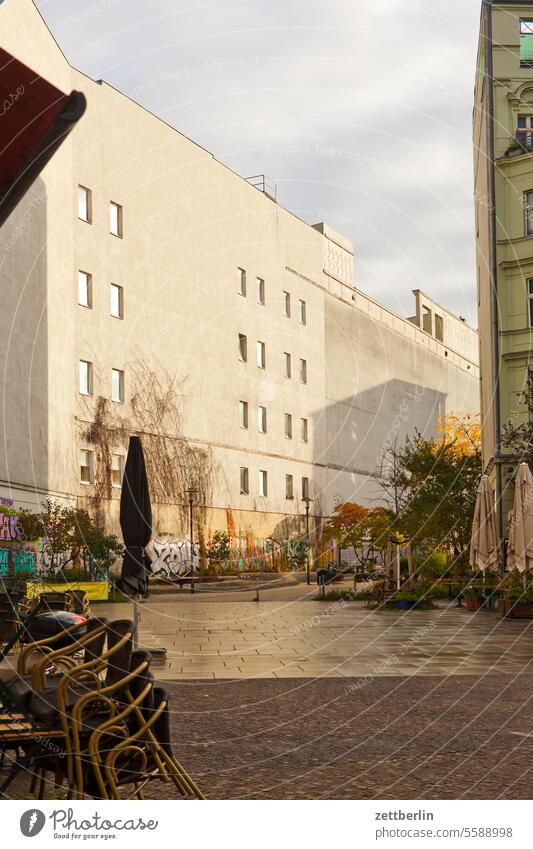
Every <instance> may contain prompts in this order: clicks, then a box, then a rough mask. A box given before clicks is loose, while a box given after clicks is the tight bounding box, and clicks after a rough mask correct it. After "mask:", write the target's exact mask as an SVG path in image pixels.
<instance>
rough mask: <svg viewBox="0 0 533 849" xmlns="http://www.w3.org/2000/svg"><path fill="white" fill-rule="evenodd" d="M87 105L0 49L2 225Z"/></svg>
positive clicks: (0, 211) (0, 215)
mask: <svg viewBox="0 0 533 849" xmlns="http://www.w3.org/2000/svg"><path fill="white" fill-rule="evenodd" d="M85 106H86V101H85V97H84V95H83V94H81V93H80V92H78V91H73V92H72V93H71V94H65V93H64V92H62V91H60V90H59V89H58V88H56V87H55V86H53V85H52V84H51V83H49V82H47V80H45V79H43V77H40V76H39V75H38V74H36V73H35V71H32V70H31V68H28V67H27V66H26V65H24V64H23V63H22V62H19V61H18V59H15V58H14V57H13V56H11V55H10V54H9V53H7V52H6V51H5V50H2V49H1V48H0V224H2V223H3V222H4V221H5V219H6V218H7V216H8V215H9V214H10V213H11V212H12V211H13V209H14V207H15V206H16V204H17V203H18V201H19V200H20V198H21V197H22V196H23V194H24V193H25V192H26V191H27V189H28V188H29V187H30V185H31V184H32V183H33V181H34V180H35V178H36V177H37V175H38V174H39V173H40V171H41V170H42V169H43V167H44V166H45V164H46V163H47V162H48V160H49V159H50V158H51V156H52V155H53V154H54V153H55V151H56V150H57V148H58V147H59V145H60V144H61V142H62V141H63V139H64V138H65V137H66V136H67V135H68V133H69V132H70V130H71V129H72V128H73V127H74V126H75V125H76V122H77V121H78V120H79V119H80V118H81V116H82V115H83V113H84V111H85Z"/></svg>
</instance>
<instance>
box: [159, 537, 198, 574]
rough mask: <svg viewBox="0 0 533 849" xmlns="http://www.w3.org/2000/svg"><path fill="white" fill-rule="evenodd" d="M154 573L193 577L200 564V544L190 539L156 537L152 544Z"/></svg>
mask: <svg viewBox="0 0 533 849" xmlns="http://www.w3.org/2000/svg"><path fill="white" fill-rule="evenodd" d="M150 549H151V552H150V553H151V555H152V575H153V576H154V577H165V578H187V577H193V576H194V575H195V574H196V573H197V571H198V567H199V565H200V545H199V543H193V545H192V552H191V543H190V542H189V540H183V539H170V538H169V537H166V538H159V537H154V539H153V540H152V542H151V545H150Z"/></svg>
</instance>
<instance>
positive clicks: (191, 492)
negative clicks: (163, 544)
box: [185, 488, 198, 593]
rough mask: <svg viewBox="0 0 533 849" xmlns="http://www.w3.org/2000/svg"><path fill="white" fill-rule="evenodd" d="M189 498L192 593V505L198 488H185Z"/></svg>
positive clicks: (192, 579)
mask: <svg viewBox="0 0 533 849" xmlns="http://www.w3.org/2000/svg"><path fill="white" fill-rule="evenodd" d="M185 492H186V494H187V496H188V498H189V540H190V546H191V593H194V524H193V506H194V496H195V495H198V490H197V489H194V488H191V489H186V490H185Z"/></svg>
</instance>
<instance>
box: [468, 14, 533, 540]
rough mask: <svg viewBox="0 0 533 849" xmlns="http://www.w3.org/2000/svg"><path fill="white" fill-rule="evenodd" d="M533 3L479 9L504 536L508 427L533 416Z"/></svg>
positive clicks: (483, 215) (486, 339)
mask: <svg viewBox="0 0 533 849" xmlns="http://www.w3.org/2000/svg"><path fill="white" fill-rule="evenodd" d="M532 130H533V2H522V3H509V2H505V0H500V2H483V4H482V12H481V27H480V39H479V49H478V59H477V73H476V86H475V105H474V122H473V140H474V170H475V203H476V240H477V277H478V316H479V319H478V326H479V335H480V367H481V415H482V440H483V462H484V466H485V470H486V471H487V472H488V473H489V474H490V475H491V477H492V480H493V484H494V487H495V491H496V498H497V506H498V514H499V523H500V532H501V535H502V538H503V537H505V536H506V516H507V513H508V511H509V510H510V508H511V503H512V497H513V493H512V486H511V481H512V476H513V473H514V468H515V462H514V461H515V458H513V456H512V454H511V452H510V450H509V448H508V447H506V445H505V441H503V442H502V430H503V429H504V428H505V426H506V425H507V424H509V423H510V424H512V425H520V424H523V423H525V422H527V421H528V418H529V416H530V415H531V406H532V405H531V398H532V396H531V391H532V389H533V383H532V378H531V367H532V362H531V359H532V358H531V339H532V336H531V328H532V327H533V158H532V155H531V151H532V150H533V133H532Z"/></svg>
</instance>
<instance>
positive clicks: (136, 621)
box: [133, 595, 141, 651]
mask: <svg viewBox="0 0 533 849" xmlns="http://www.w3.org/2000/svg"><path fill="white" fill-rule="evenodd" d="M133 623H134V625H135V634H134V636H133V650H134V651H137V649H138V648H139V625H140V623H141V613H140V610H139V599H138V597H137V596H136V595H135V596H133Z"/></svg>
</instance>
